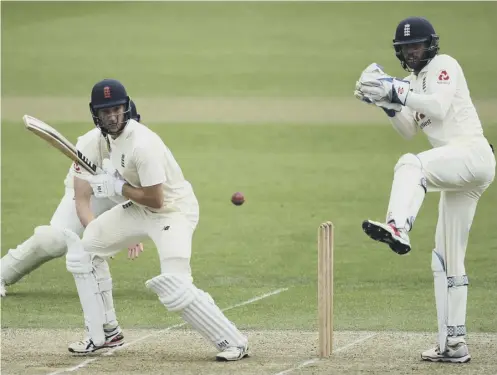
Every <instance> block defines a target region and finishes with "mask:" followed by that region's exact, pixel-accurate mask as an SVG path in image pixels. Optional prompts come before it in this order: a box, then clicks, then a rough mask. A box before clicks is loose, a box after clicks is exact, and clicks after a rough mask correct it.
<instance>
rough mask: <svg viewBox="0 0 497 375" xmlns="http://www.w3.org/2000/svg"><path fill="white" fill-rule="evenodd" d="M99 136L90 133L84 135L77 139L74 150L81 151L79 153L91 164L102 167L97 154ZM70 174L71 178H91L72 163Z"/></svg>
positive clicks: (75, 163)
mask: <svg viewBox="0 0 497 375" xmlns="http://www.w3.org/2000/svg"><path fill="white" fill-rule="evenodd" d="M99 137H100V134H95V133H90V134H85V135H83V136H81V137H79V138H78V141H77V142H76V148H77V149H78V150H79V151H81V153H82V154H83V155H84V156H85V157H87V158H88V159H89V160H90V161H91V162H92V163H93V164H96V165H99V166H101V165H102V160H100V153H99V141H100V138H99ZM70 171H71V173H72V174H73V176H76V177H77V176H91V174H90V173H89V172H88V171H87V170H86V169H84V168H83V167H82V166H81V165H80V164H78V163H77V162H73V164H72V167H71V170H70Z"/></svg>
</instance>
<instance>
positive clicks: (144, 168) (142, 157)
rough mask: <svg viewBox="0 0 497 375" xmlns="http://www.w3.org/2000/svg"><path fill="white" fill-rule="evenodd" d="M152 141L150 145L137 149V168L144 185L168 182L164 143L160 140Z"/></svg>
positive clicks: (141, 183)
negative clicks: (163, 151)
mask: <svg viewBox="0 0 497 375" xmlns="http://www.w3.org/2000/svg"><path fill="white" fill-rule="evenodd" d="M151 143H152V144H150V145H148V147H139V148H137V149H135V160H136V169H137V172H138V177H139V178H140V185H141V186H142V187H147V186H153V185H158V184H162V183H164V182H166V173H165V170H164V165H163V163H164V155H163V153H162V151H161V150H162V147H161V146H162V145H161V144H159V142H151Z"/></svg>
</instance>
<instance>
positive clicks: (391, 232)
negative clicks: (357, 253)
mask: <svg viewBox="0 0 497 375" xmlns="http://www.w3.org/2000/svg"><path fill="white" fill-rule="evenodd" d="M362 230H363V231H364V232H365V233H366V234H367V235H368V236H369V237H371V238H372V239H373V240H375V241H380V242H384V243H386V244H388V245H389V246H390V249H392V250H393V251H395V252H396V253H397V254H399V255H404V254H407V253H408V252H409V251H411V242H410V241H409V235H408V234H407V231H406V230H405V229H397V228H396V227H395V225H393V224H385V223H379V222H377V221H372V220H365V221H363V222H362Z"/></svg>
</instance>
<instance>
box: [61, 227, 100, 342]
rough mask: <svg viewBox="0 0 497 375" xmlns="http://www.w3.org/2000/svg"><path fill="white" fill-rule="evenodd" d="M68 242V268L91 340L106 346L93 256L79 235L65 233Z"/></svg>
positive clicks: (69, 232)
mask: <svg viewBox="0 0 497 375" xmlns="http://www.w3.org/2000/svg"><path fill="white" fill-rule="evenodd" d="M64 235H65V237H66V241H67V247H68V252H67V257H66V267H67V270H68V271H69V272H71V273H72V274H73V276H74V281H75V283H76V289H77V290H78V295H79V300H80V302H81V307H82V308H83V313H84V315H85V321H86V323H87V327H86V328H87V330H88V334H89V336H90V338H91V339H92V341H93V343H94V344H95V345H96V346H102V345H104V344H105V333H104V328H103V326H104V323H105V319H104V316H105V309H104V303H103V299H102V295H101V293H100V290H99V286H98V282H97V279H96V277H95V274H94V272H93V265H92V256H91V254H89V253H87V252H85V251H84V248H83V244H82V242H81V240H80V238H79V236H78V235H76V234H75V233H73V232H71V231H68V230H66V231H64Z"/></svg>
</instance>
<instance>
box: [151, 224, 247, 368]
mask: <svg viewBox="0 0 497 375" xmlns="http://www.w3.org/2000/svg"><path fill="white" fill-rule="evenodd" d="M172 216H175V215H172ZM166 227H168V229H167V230H163V228H166ZM193 231H194V226H193V225H191V224H189V223H188V221H187V220H186V219H184V218H182V217H181V215H176V216H175V217H173V218H171V219H166V220H165V221H164V222H162V223H160V225H157V226H155V228H154V227H153V226H152V227H151V231H150V232H149V233H150V237H151V238H152V240H154V242H155V244H156V245H157V248H158V249H159V256H160V259H161V274H160V275H159V276H156V277H154V278H153V279H150V280H148V281H147V282H146V286H147V287H148V288H149V289H151V290H153V291H154V292H155V293H156V294H157V295H158V297H159V300H160V301H161V302H162V304H164V306H165V307H166V308H167V309H168V310H169V311H175V312H179V313H181V316H182V317H183V319H184V320H185V321H186V322H188V323H189V324H190V325H191V326H192V327H193V328H194V329H195V330H197V331H198V332H199V333H200V334H201V335H202V336H203V337H204V338H205V339H207V340H208V341H210V342H211V343H212V344H213V345H214V346H215V347H216V348H217V349H218V350H219V351H220V352H219V353H218V354H217V356H216V359H217V360H221V361H237V360H240V359H242V358H244V357H246V356H247V355H248V340H247V337H246V336H244V335H243V334H242V333H241V332H240V331H239V330H238V329H237V328H236V326H235V325H234V324H233V323H232V322H231V321H230V320H229V319H228V318H227V317H226V316H225V315H224V314H223V312H222V311H221V310H220V309H219V307H218V306H217V305H216V303H215V302H214V300H213V299H212V297H211V296H210V295H209V293H206V292H204V291H203V290H200V289H198V288H197V287H196V286H195V285H194V284H193V279H192V277H191V270H190V254H191V241H192V235H193Z"/></svg>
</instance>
